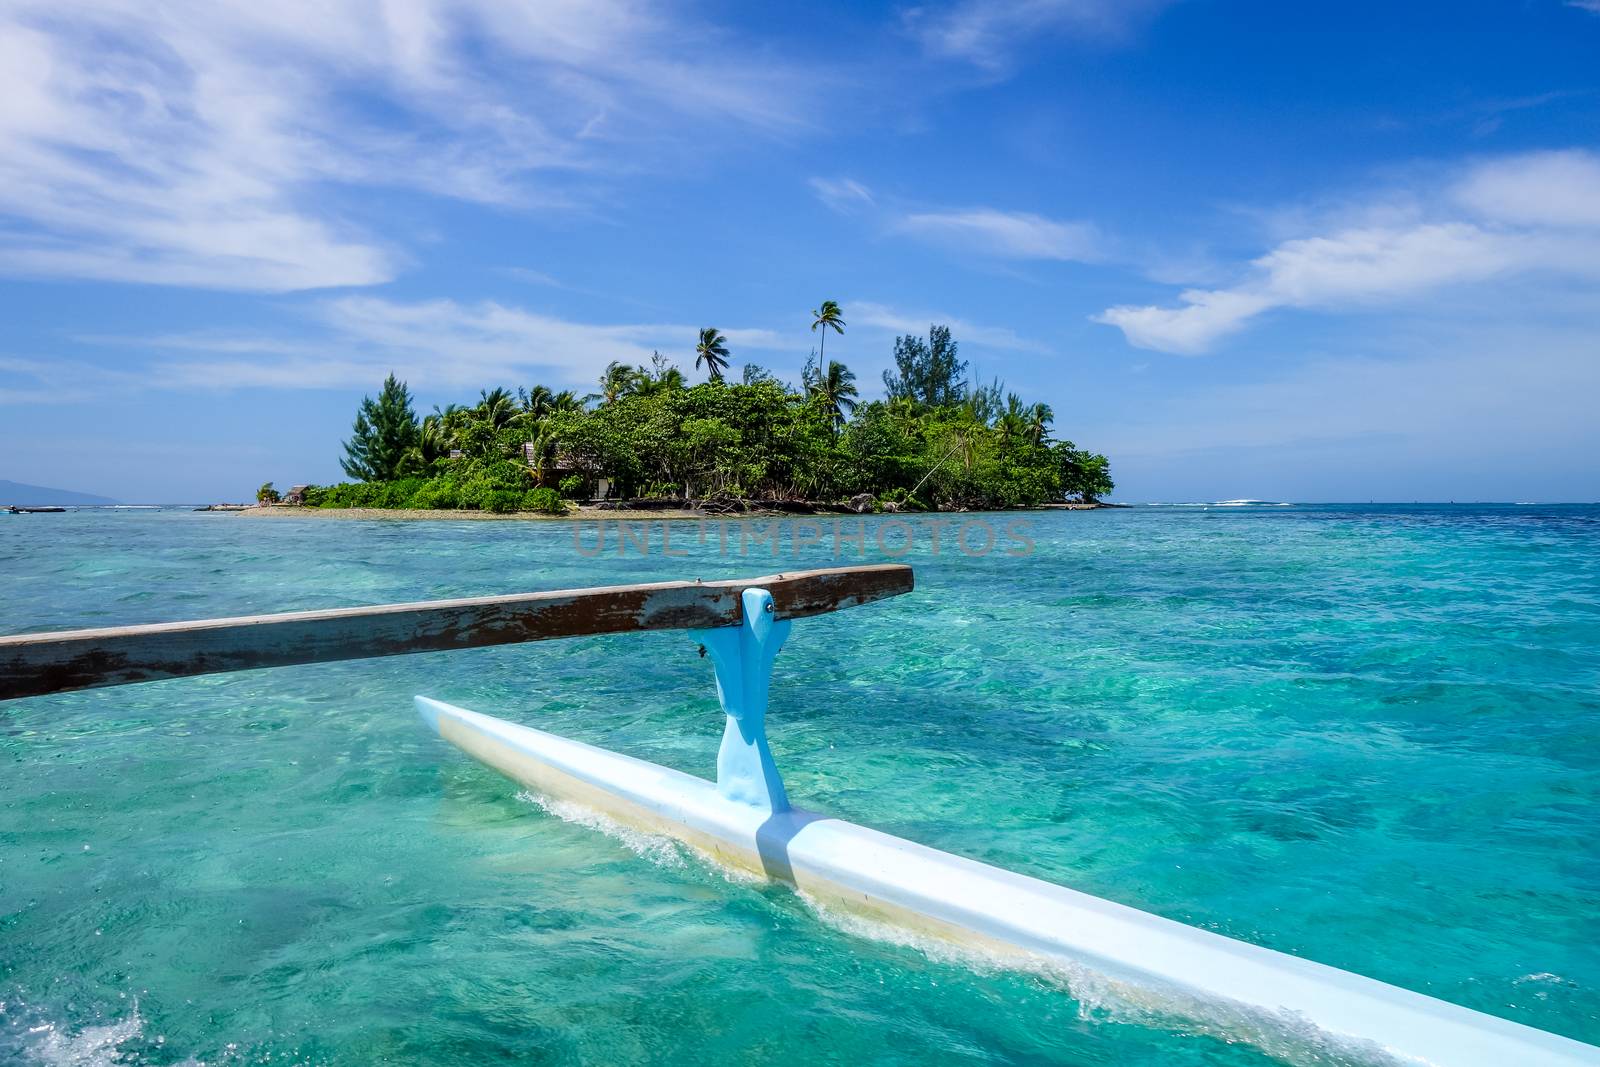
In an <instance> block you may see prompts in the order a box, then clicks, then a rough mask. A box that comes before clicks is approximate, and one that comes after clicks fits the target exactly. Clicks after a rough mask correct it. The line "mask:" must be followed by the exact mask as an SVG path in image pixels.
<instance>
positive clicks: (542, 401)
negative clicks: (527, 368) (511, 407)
mask: <svg viewBox="0 0 1600 1067" xmlns="http://www.w3.org/2000/svg"><path fill="white" fill-rule="evenodd" d="M517 399H518V400H519V401H521V403H522V410H523V411H525V412H527V413H528V414H529V415H532V416H533V417H534V418H536V419H542V418H544V417H545V416H546V415H548V414H550V410H551V408H550V404H551V401H552V400H554V399H555V394H553V393H551V392H550V387H549V386H547V385H536V386H534V387H533V388H532V389H518V390H517Z"/></svg>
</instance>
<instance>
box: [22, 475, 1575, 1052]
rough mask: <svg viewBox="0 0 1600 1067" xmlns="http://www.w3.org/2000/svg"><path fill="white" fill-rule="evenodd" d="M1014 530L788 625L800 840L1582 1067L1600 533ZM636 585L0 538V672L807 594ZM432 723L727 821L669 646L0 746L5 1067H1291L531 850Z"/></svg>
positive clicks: (142, 515) (693, 569) (748, 904)
mask: <svg viewBox="0 0 1600 1067" xmlns="http://www.w3.org/2000/svg"><path fill="white" fill-rule="evenodd" d="M1004 518H1005V519H1006V520H1009V519H1011V518H1014V516H1006V517H1004ZM1025 518H1026V520H1027V521H1028V524H1029V525H1028V528H1027V532H1028V533H1029V535H1030V536H1031V537H1032V539H1033V541H1034V542H1035V545H1036V550H1035V552H1034V554H1033V555H1031V556H1026V557H1016V558H1013V557H1007V556H1004V555H1001V554H992V555H989V556H986V557H983V558H972V557H968V556H965V555H963V554H962V553H960V552H959V551H953V550H952V549H951V546H950V544H949V543H948V541H946V543H945V544H944V545H943V546H942V548H943V551H942V552H941V553H940V554H939V555H937V556H934V555H933V554H932V553H931V552H930V551H929V542H930V536H929V531H928V528H927V525H926V520H921V521H920V522H919V523H918V524H916V529H917V533H918V536H917V537H916V543H915V545H916V547H915V548H914V550H913V551H912V553H911V555H910V556H909V557H907V558H908V559H909V560H910V562H912V563H914V564H915V565H916V567H917V572H918V591H917V593H915V594H914V595H912V596H910V597H904V598H900V599H898V600H894V601H889V602H886V603H884V604H881V605H877V606H873V607H868V608H862V609H855V610H851V611H847V612H842V613H840V614H838V615H835V616H831V617H825V618H821V619H815V620H808V621H804V622H801V623H799V624H797V625H796V628H795V633H794V636H793V637H792V638H791V639H790V643H789V645H788V647H787V648H786V649H785V651H784V653H783V654H782V655H781V656H780V657H779V660H778V668H777V674H776V679H775V687H774V692H773V699H772V712H771V717H770V724H771V731H772V735H773V747H774V750H775V752H776V754H777V758H778V761H779V764H780V766H781V767H782V768H783V770H784V772H785V776H786V780H787V782H788V786H789V791H790V793H791V795H792V796H793V797H794V798H795V799H796V801H797V802H798V803H801V804H803V805H805V806H807V807H812V808H818V809H821V810H825V811H829V812H832V813H835V814H838V815H841V816H843V817H847V818H850V819H853V820H855V821H859V822H863V823H867V824H869V825H873V826H877V827H879V828H882V829H884V830H886V831H889V832H891V833H896V834H901V835H904V836H907V837H910V838H913V839H916V840H919V841H922V842H925V843H928V844H930V845H934V846H936V847H940V848H945V849H948V850H951V851H954V852H958V853H962V854H966V855H970V856H974V857H977V858H979V859H983V860H986V861H988V862H992V863H997V864H1001V865H1003V866H1007V867H1012V868H1016V869H1019V870H1022V871H1025V872H1028V873H1031V874H1035V875H1038V876H1041V877H1045V878H1048V879H1051V880H1053V881H1057V882H1061V883H1064V884H1068V885H1071V886H1074V887H1076V888H1080V889H1084V890H1086V891H1089V892H1092V893H1097V894H1100V895H1103V896H1106V897H1110V898H1112V899H1115V900H1120V901H1123V902H1126V903H1129V904H1133V905H1135V906H1138V907H1142V908H1145V909H1148V910H1151V911H1154V912H1157V913H1159V914H1163V915H1167V916H1170V917H1172V918H1175V919H1179V920H1182V921H1185V922H1190V923H1194V924H1197V925H1200V926H1204V927H1207V928H1209V929H1214V930H1218V931H1221V932H1224V933H1227V934H1230V935H1232V936H1235V937H1241V938H1244V939H1246V940H1250V941H1254V942H1256V943H1259V944H1264V945H1268V946H1271V947H1273V948H1278V949H1282V950H1285V951H1289V952H1294V953H1298V954H1302V955H1305V956H1309V957H1311V958H1314V959H1318V960H1321V961H1323V962H1326V963H1330V964H1334V965H1336V966H1340V967H1345V968H1349V969H1352V970H1356V971H1359V972H1361V973H1364V974H1369V975H1372V976H1374V977H1376V978H1380V979H1383V980H1386V981H1390V982H1394V983H1397V984H1400V985H1403V986H1407V987H1410V988H1413V989H1417V990H1420V991H1422V992H1426V993H1429V994H1432V995H1435V996H1440V997H1444V998H1446V999H1449V1000H1453V1001H1456V1002H1458V1003H1462V1004H1466V1005H1468V1006H1471V1007H1474V1008H1478V1009H1481V1010H1484V1011H1488V1012H1492V1013H1494V1014H1498V1015H1503V1016H1506V1017H1509V1018H1513V1019H1517V1020H1519V1021H1522V1022H1527V1023H1530V1024H1533V1025H1536V1026H1540V1027H1543V1028H1546V1029H1549V1030H1553V1031H1556V1032H1558V1033H1563V1034H1566V1035H1569V1036H1572V1037H1576V1038H1579V1039H1582V1040H1587V1041H1590V1042H1600V953H1596V951H1595V949H1594V945H1595V944H1596V943H1600V918H1597V916H1600V845H1597V830H1600V508H1590V507H1564V508H1555V507H1547V508H1537V507H1530V508H1513V507H1436V508H1401V507H1362V508H1341V507H1315V508H1307V507H1296V508H1249V507H1235V508H1225V509H1213V510H1203V509H1196V508H1173V509H1161V508H1145V509H1137V510H1131V511H1116V512H1097V513H1089V514H1081V513H1080V514H1048V515H1037V514H1036V515H1029V516H1026V517H1025ZM659 529H660V528H659V526H657V527H656V531H657V532H656V534H655V537H654V539H653V541H652V546H653V547H654V548H656V549H659V547H660V535H659ZM675 529H685V530H687V529H692V527H675ZM593 537H594V528H593V527H592V526H587V527H585V528H584V530H583V544H584V546H585V547H586V548H590V549H591V550H592V547H593V543H594V542H593ZM685 541H687V543H686V544H685ZM887 541H888V543H889V544H891V546H893V545H894V543H895V541H896V538H895V537H893V536H891V537H889V538H888V539H887ZM609 547H610V551H608V553H607V554H606V555H605V556H604V557H601V558H596V559H588V558H585V557H583V556H582V555H580V554H579V553H578V552H576V551H574V545H573V533H572V527H570V526H567V525H560V524H542V523H522V522H518V523H463V522H429V523H399V522H354V521H334V520H326V519H311V520H288V519H286V520H250V519H242V518H239V517H237V516H230V515H196V514H192V513H188V512H159V513H150V512H123V513H114V514H108V513H103V512H102V513H94V512H79V513H69V514H66V515H38V516H0V631H4V632H23V631H28V630H33V629H43V628H63V627H72V626H85V625H111V624H115V623H123V622H141V621H156V620H163V619H172V618H189V617H201V616H209V615H224V614H241V613H247V612H255V611H273V610H289V609H294V608H311V607H328V606H340V605H349V604H362V603H375V602H383V601H393V600H406V599H421V598H431V597H443V596H458V595H472V594H485V593H499V592H510V591H517V590H523V589H533V588H550V587H560V586H572V585H588V584H603V583H610V582H624V581H636V580H644V579H658V578H672V577H684V576H698V577H707V578H710V577H719V576H729V577H731V576H737V575H740V574H757V573H762V572H764V571H769V570H778V569H793V568H794V567H795V561H794V560H793V557H789V556H785V557H784V558H783V559H782V560H781V562H779V563H777V564H773V563H772V562H771V561H770V560H768V559H745V560H740V559H738V558H737V557H736V556H735V557H732V558H728V559H720V558H718V555H717V551H716V545H715V539H714V537H713V539H712V543H711V545H710V546H707V547H701V546H699V545H697V544H696V543H695V541H694V539H693V538H692V537H689V538H677V537H675V538H674V549H675V550H678V549H683V550H687V551H688V553H689V555H688V557H687V558H683V559H666V558H662V557H661V556H660V555H659V554H654V555H652V556H650V557H648V558H641V557H639V556H638V555H637V554H630V555H628V556H627V557H626V558H621V559H619V558H618V557H617V556H616V554H615V544H614V541H613V542H612V544H611V545H610V546H609ZM868 547H869V556H872V557H875V558H881V557H878V556H877V554H876V553H875V552H873V551H871V548H872V537H871V534H870V533H869V537H868ZM807 556H808V560H807V561H808V562H812V563H815V564H818V565H824V564H827V563H829V562H831V559H832V547H831V542H825V544H824V545H823V546H820V547H819V548H816V549H812V550H810V551H809V552H808V553H807ZM418 692H422V693H428V694H430V695H433V696H437V697H440V698H441V699H445V700H449V701H452V702H455V703H459V704H462V705H465V706H467V707H471V708H474V709H477V710H480V711H484V712H488V713H492V714H499V715H504V716H506V717H509V718H513V719H516V720H519V721H524V722H528V723H530V724H533V725H537V726H541V727H544V728H547V729H552V730H556V731H558V732H561V733H565V734H567V735H570V736H574V737H577V738H580V739H583V740H587V741H591V742H595V743H600V744H604V745H607V746H608V747H612V748H616V749H619V750H622V751H625V752H628V753H630V754H633V755H637V756H640V757H643V758H646V759H651V760H655V761H658V762H661V763H665V764H668V765H671V766H675V767H679V768H682V769H685V770H689V771H692V772H695V773H700V774H705V775H710V774H711V773H712V767H713V763H714V754H715V749H716V743H717V739H718V737H719V736H720V730H721V723H720V715H719V713H718V712H717V710H716V703H715V696H714V691H713V688H712V680H711V675H710V669H709V667H708V666H707V665H706V663H705V661H703V660H701V659H699V658H698V657H697V656H696V655H695V649H694V646H693V644H692V642H690V641H689V640H687V638H686V637H684V636H683V635H673V634H646V635H627V636H619V637H611V638H597V639H585V640H575V641H565V642H554V643H548V644H543V645H533V646H525V647H521V648H507V649H490V650H479V651H472V652H466V653H451V654H442V655H427V656H418V657H408V658H402V659H391V660H382V661H372V662H367V663H348V664H334V665H326V666H318V667H312V668H298V669H288V670H278V671H270V672H256V673H252V674H241V675H234V676H219V677H213V678H204V679H191V680H178V681H171V682H163V683H156V684H151V685H146V686H136V687H129V688H125V689H115V690H103V691H100V692H97V693H86V694H69V695H63V696H59V697H50V698H39V699H34V700H29V701H24V702H17V703H13V704H8V705H4V706H0V766H3V768H4V771H3V774H0V1002H3V1008H0V1062H11V1061H16V1060H20V1061H22V1062H42V1063H100V1062H129V1063H183V1062H193V1061H196V1060H198V1061H204V1062H208V1063H211V1062H224V1063H258V1062H270V1063H288V1062H305V1063H340V1064H344V1063H351V1064H357V1063H369V1062H381V1061H388V1062H397V1063H411V1062H426V1063H446V1064H448V1063H481V1062H492V1061H515V1062H526V1063H567V1062H588V1063H604V1064H616V1063H644V1062H666V1063H680V1062H681V1063H700V1062H704V1061H706V1060H707V1059H708V1058H710V1057H719V1058H721V1059H723V1060H727V1061H731V1062H821V1063H857V1062H863V1061H867V1060H871V1061H876V1062H887V1063H905V1064H922V1063H1071V1064H1230V1065H1231V1064H1259V1063H1267V1062H1271V1061H1269V1060H1268V1059H1267V1058H1266V1057H1264V1056H1263V1055H1262V1054H1261V1053H1260V1052H1258V1051H1257V1050H1255V1049H1253V1048H1251V1047H1250V1046H1248V1045H1246V1044H1240V1043H1229V1042H1227V1041H1225V1040H1221V1039H1219V1038H1217V1037H1214V1036H1204V1035H1203V1034H1201V1033H1199V1031H1200V1030H1203V1029H1205V1028H1204V1027H1195V1026H1170V1025H1161V1024H1159V1023H1153V1022H1151V1021H1149V1020H1144V1021H1138V1020H1134V1021H1119V1020H1120V1019H1122V1018H1123V1017H1122V1016H1121V1015H1119V1014H1118V1013H1117V1012H1116V1011H1115V1010H1114V1009H1113V1010H1110V1011H1108V1010H1107V1009H1106V1007H1105V1006H1103V1005H1100V1004H1099V1003H1098V1002H1097V1001H1096V1000H1095V998H1094V996H1093V990H1092V988H1086V987H1084V986H1082V985H1079V986H1078V987H1076V992H1077V994H1079V995H1078V996H1075V994H1074V990H1073V989H1070V988H1065V987H1064V986H1063V984H1062V983H1061V982H1060V981H1059V980H1057V979H1055V978H1051V977H1048V976H1033V975H1022V974H1014V973H1007V972H1004V971H997V970H994V969H992V968H988V967H984V966H982V965H976V966H975V965H974V964H973V962H972V961H963V960H953V959H950V958H948V957H945V956H943V955H941V954H938V953H935V954H934V955H933V956H932V957H930V956H929V955H927V954H925V953H923V952H921V951H918V950H917V949H916V948H914V947H906V946H903V945H896V944H892V943H886V942H883V941H875V940H869V939H864V938H862V937H860V936H858V933H857V932H851V931H849V930H846V929H841V928H840V927H839V925H838V924H837V923H835V922H831V921H829V920H828V919H827V918H826V917H819V916H818V915H817V914H815V913H814V912H813V911H812V910H811V909H810V908H809V907H808V906H807V905H806V904H805V902H804V901H801V900H799V899H797V898H796V897H795V896H794V895H793V894H790V893H787V892H784V891H782V890H778V889H774V888H770V887H758V886H751V885H748V884H743V883H734V882H730V881H729V880H728V879H727V878H726V877H724V876H723V875H722V874H721V873H719V872H718V871H717V870H715V869H713V868H711V867H708V866H706V865H704V864H702V863H701V862H699V861H697V860H695V859H693V858H692V857H685V856H684V855H682V854H681V853H679V852H677V851H676V850H674V849H672V848H670V847H668V846H665V845H664V844H662V843H661V842H653V841H649V840H645V839H639V838H628V839H619V838H617V837H615V836H607V835H605V834H601V833H596V832H595V831H594V830H593V829H590V828H587V827H585V826H583V825H580V824H578V823H575V822H573V821H569V820H568V819H564V818H562V817H559V815H553V814H551V813H548V812H546V811H545V810H543V809H542V808H541V807H540V806H539V805H537V804H536V803H534V802H532V801H531V800H530V799H529V798H526V797H519V795H518V790H517V787H516V786H515V785H513V784H511V783H510V782H507V781H506V780H504V779H502V778H500V777H499V776H497V775H495V774H494V773H493V772H491V771H488V770H486V769H484V768H482V767H479V766H478V765H476V764H474V763H472V762H471V761H469V760H468V759H466V758H465V757H463V756H461V755H460V754H458V753H456V752H455V751H454V750H452V749H450V748H448V747H446V746H444V745H442V744H441V743H440V742H438V741H437V740H435V739H432V738H430V737H429V736H428V735H427V734H426V733H425V732H424V731H423V729H422V728H421V726H420V725H419V724H418V723H417V722H416V720H415V717H414V715H413V713H412V711H411V707H410V697H411V695H412V694H413V693H418ZM565 814H567V815H569V816H571V815H573V814H574V813H572V812H566V813H565ZM1080 996H1081V999H1080Z"/></svg>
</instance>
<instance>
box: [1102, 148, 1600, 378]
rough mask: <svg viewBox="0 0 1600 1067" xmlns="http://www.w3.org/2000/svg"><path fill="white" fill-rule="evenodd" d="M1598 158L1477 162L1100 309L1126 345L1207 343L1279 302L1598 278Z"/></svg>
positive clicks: (1378, 300) (1307, 304) (1190, 348)
mask: <svg viewBox="0 0 1600 1067" xmlns="http://www.w3.org/2000/svg"><path fill="white" fill-rule="evenodd" d="M1597 204H1600V157H1597V156H1596V155H1594V154H1593V153H1589V152H1583V151H1566V152H1539V153H1531V154H1526V155H1519V156H1512V157H1507V158H1503V159H1498V160H1491V161H1486V162H1481V163H1478V164H1475V165H1472V166H1470V167H1467V168H1465V169H1464V170H1463V171H1462V172H1461V173H1460V174H1459V175H1458V176H1457V177H1455V178H1454V179H1453V180H1450V181H1448V182H1445V183H1442V185H1440V186H1438V187H1436V188H1433V189H1430V190H1423V191H1422V192H1421V193H1411V194H1408V195H1407V196H1405V197H1403V198H1401V200H1400V202H1399V203H1396V204H1389V203H1375V204H1373V205H1370V208H1369V213H1370V214H1371V215H1372V216H1373V217H1374V218H1378V219H1381V220H1382V221H1381V222H1376V223H1372V224H1366V225H1361V224H1356V225H1341V226H1335V227H1334V228H1331V229H1330V230H1329V231H1328V232H1326V233H1321V234H1315V235H1312V236H1303V237H1295V238H1292V239H1289V240H1285V241H1283V242H1281V243H1280V244H1278V245H1277V246H1276V247H1275V248H1273V249H1272V250H1271V251H1269V252H1267V253H1265V254H1264V255H1262V256H1260V257H1259V258H1257V259H1255V260H1253V261H1252V262H1251V263H1250V264H1249V266H1248V268H1247V270H1246V271H1245V276H1244V278H1243V280H1241V281H1240V282H1239V283H1238V284H1237V285H1234V286H1231V287H1228V288H1222V289H1188V290H1185V291H1183V292H1181V293H1180V294H1179V295H1178V299H1179V301H1180V303H1179V304H1178V305H1177V306H1175V307H1171V306H1167V307H1164V306H1159V305H1120V306H1117V307H1111V308H1107V309H1106V310H1105V311H1103V312H1101V313H1100V314H1099V315H1097V316H1095V317H1094V319H1095V321H1097V322H1101V323H1105V324H1107V325H1111V326H1116V327H1118V328H1119V329H1121V330H1122V332H1123V334H1124V335H1125V336H1126V337H1127V339H1128V341H1129V343H1130V344H1133V345H1135V346H1137V347H1140V348H1153V349H1158V350H1161V351H1166V352H1173V353H1177V354H1180V355H1196V354H1200V353H1204V352H1207V351H1209V350H1211V349H1212V348H1213V347H1214V346H1215V345H1216V344H1217V343H1218V342H1219V341H1221V340H1223V339H1224V338H1226V337H1228V336H1231V335H1233V334H1235V333H1237V332H1239V331H1240V330H1242V329H1244V328H1245V327H1246V326H1247V325H1248V324H1249V323H1250V321H1251V320H1252V319H1254V318H1256V317H1257V316H1259V315H1261V314H1263V313H1265V312H1268V311H1271V310H1273V309H1276V308H1309V309H1340V308H1352V307H1366V306H1383V305H1395V304H1399V303H1403V302H1405V301H1407V300H1410V299H1414V298H1416V297H1418V296H1419V295H1421V294H1426V293H1429V292H1433V291H1436V290H1439V289H1442V288H1445V287H1448V286H1454V285H1466V284H1471V283H1476V282H1484V281H1488V280H1491V279H1501V278H1510V277H1514V276H1519V275H1527V274H1533V273H1538V272H1546V273H1550V274H1552V275H1556V276H1561V277H1568V278H1574V279H1578V280H1580V281H1583V282H1585V283H1588V282H1591V281H1600V208H1597V207H1596V205H1597Z"/></svg>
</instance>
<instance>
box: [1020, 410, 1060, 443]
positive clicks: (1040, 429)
mask: <svg viewBox="0 0 1600 1067" xmlns="http://www.w3.org/2000/svg"><path fill="white" fill-rule="evenodd" d="M1055 417H1056V413H1055V412H1054V411H1051V410H1050V405H1049V404H1046V403H1045V402H1044V401H1042V400H1041V401H1039V402H1038V403H1037V404H1035V405H1033V406H1032V407H1031V408H1029V409H1028V411H1027V422H1028V428H1027V431H1026V433H1025V434H1024V436H1025V437H1027V439H1028V443H1029V444H1034V445H1042V444H1044V439H1045V437H1046V436H1047V435H1048V434H1049V433H1050V424H1051V423H1052V422H1054V421H1055Z"/></svg>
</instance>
